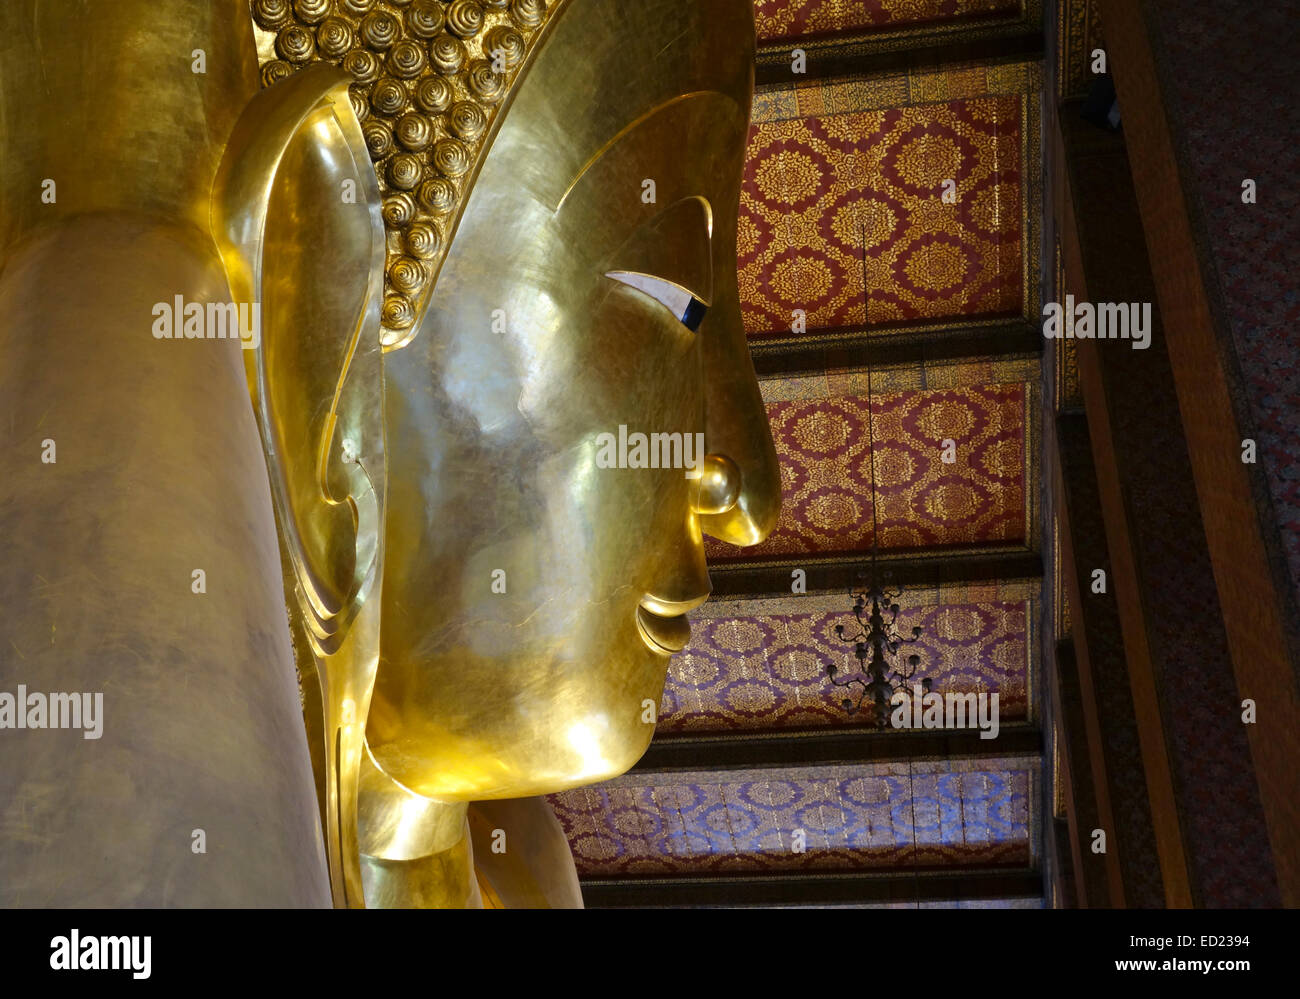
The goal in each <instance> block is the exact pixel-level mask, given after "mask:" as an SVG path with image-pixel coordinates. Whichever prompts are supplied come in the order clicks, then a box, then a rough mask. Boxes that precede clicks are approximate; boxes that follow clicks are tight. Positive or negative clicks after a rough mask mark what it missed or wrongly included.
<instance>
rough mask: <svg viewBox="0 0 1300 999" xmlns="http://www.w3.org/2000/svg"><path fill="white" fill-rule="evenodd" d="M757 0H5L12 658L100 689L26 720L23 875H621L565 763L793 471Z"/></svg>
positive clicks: (0, 848) (20, 782)
mask: <svg viewBox="0 0 1300 999" xmlns="http://www.w3.org/2000/svg"><path fill="white" fill-rule="evenodd" d="M752 16H753V15H752V11H751V7H750V0H708V2H701V0H640V2H636V3H628V2H625V0H545V2H544V0H455V2H451V3H445V2H441V0H252V3H251V5H250V4H249V3H248V2H247V0H210V2H209V0H175V2H168V3H166V4H159V3H156V2H154V0H116V2H111V3H110V2H106V0H96V2H92V3H82V2H77V0H12V2H9V3H6V4H4V5H3V7H2V8H0V46H2V47H3V51H0V77H2V78H3V84H4V85H3V87H2V88H0V131H2V132H3V141H4V144H5V150H6V155H5V157H4V159H3V160H2V161H0V199H2V200H0V246H2V247H3V263H2V264H0V267H2V268H3V269H2V270H0V339H2V340H3V358H4V360H3V362H0V403H2V404H3V407H4V414H3V415H4V417H5V424H6V427H7V434H6V436H7V440H6V444H5V447H6V451H7V454H6V459H5V468H4V474H3V476H2V477H0V538H2V539H3V540H2V541H0V544H2V545H3V555H4V558H3V563H4V570H3V572H2V573H0V650H2V651H0V662H2V663H3V671H4V678H3V681H0V689H3V690H6V691H11V692H12V691H16V690H17V689H18V687H19V685H22V686H23V688H24V689H25V690H28V691H45V692H60V691H62V692H96V693H102V695H103V699H102V703H103V708H102V715H103V717H102V719H101V721H102V733H101V737H100V738H96V739H90V738H85V737H84V735H85V733H82V732H77V731H66V730H59V729H56V728H55V726H54V725H52V724H51V725H50V726H48V727H47V728H45V729H41V728H39V727H35V726H29V727H27V728H26V729H24V730H17V729H16V728H0V740H3V741H4V750H3V757H2V759H3V762H2V763H0V904H4V905H100V906H121V905H189V906H192V905H208V906H220V905H241V906H243V905H281V906H284V905H290V906H308V905H329V904H333V905H335V906H354V907H355V906H363V905H369V906H371V907H378V906H445V907H458V906H477V905H489V906H507V907H512V906H547V905H550V906H565V905H579V904H581V902H580V896H579V894H578V889H577V882H576V876H575V875H574V873H573V863H572V859H571V857H570V855H569V852H568V847H567V843H566V841H565V839H564V835H563V832H562V831H561V830H560V828H559V824H558V822H557V821H556V819H555V817H554V815H553V814H552V813H551V812H550V810H549V807H548V806H547V804H546V801H545V799H544V797H542V796H543V795H546V794H548V793H552V792H556V791H560V790H565V789H568V788H574V787H580V786H583V785H587V784H591V783H594V782H598V781H601V780H604V779H607V778H610V777H612V776H615V775H618V774H620V773H623V772H625V771H626V770H627V769H628V768H629V767H631V766H632V765H633V764H634V763H635V762H636V760H637V759H638V758H639V757H640V755H641V754H642V753H643V752H644V751H645V748H646V746H647V745H648V743H649V741H650V738H651V736H652V734H653V731H654V708H655V704H656V703H657V701H658V698H659V697H660V695H661V693H662V688H663V684H664V679H665V673H666V669H667V665H668V661H669V657H670V656H671V655H672V654H673V653H674V652H676V651H678V650H680V649H681V648H682V647H683V646H684V645H685V643H686V640H687V638H688V636H689V628H688V625H687V623H686V618H685V614H686V612H687V611H689V610H690V609H691V608H694V607H696V606H698V605H699V604H701V603H702V602H703V601H704V600H705V599H706V598H707V596H708V593H709V580H708V574H707V570H706V566H705V560H704V553H703V542H702V535H703V533H709V534H711V535H713V536H715V537H719V538H722V539H725V540H727V541H729V542H732V543H734V544H739V545H748V544H754V543H756V542H758V541H759V540H761V539H762V538H763V537H764V536H765V535H766V534H767V533H768V532H769V531H770V530H771V528H772V526H773V525H774V523H775V520H776V516H777V512H778V508H779V503H780V481H779V476H778V473H777V468H776V458H775V451H774V448H773V444H772V439H771V434H770V431H769V429H768V426H767V420H766V416H765V413H764V409H763V405H762V401H761V398H760V395H759V391H758V385H757V381H756V379H755V375H754V369H753V365H752V363H751V361H750V359H749V354H748V349H747V345H746V341H745V336H744V331H743V328H742V323H741V317H740V304H739V297H738V291H737V284H736V270H735V261H736V224H737V211H738V203H739V188H740V178H741V168H742V160H743V155H744V145H745V136H746V131H747V127H748V121H749V107H750V100H751V94H752V87H753V62H754V29H753V21H752ZM250 400H251V406H250ZM700 434H702V435H703V438H702V439H703V441H704V452H705V454H703V456H701V455H700V453H699V449H692V448H691V446H690V445H691V442H692V441H695V440H697V439H698V438H697V437H696V435H700ZM629 435H630V436H632V437H636V435H641V436H640V438H639V439H640V440H641V441H642V442H644V441H645V440H650V441H652V442H653V443H654V444H655V445H656V447H652V448H651V449H650V450H651V452H652V454H651V455H650V458H653V459H656V460H647V459H646V455H645V454H644V451H643V453H642V454H641V455H640V456H638V455H637V454H636V450H635V449H633V455H632V458H631V460H626V461H619V462H615V463H614V465H615V467H607V466H608V465H609V464H610V462H608V461H601V460H598V459H599V458H600V456H601V454H600V453H601V449H602V445H601V442H602V441H609V440H611V439H614V438H617V439H619V440H620V442H622V441H624V440H625V439H626V438H627V437H628V436H629ZM660 459H661V460H660ZM620 466H627V467H620ZM286 604H287V607H288V612H287V614H286ZM295 674H296V676H295ZM304 717H305V719H306V724H305V726H304V724H303V719H304ZM2 723H3V719H2V718H0V724H2ZM322 826H323V828H324V835H323V837H322V834H321V828H322Z"/></svg>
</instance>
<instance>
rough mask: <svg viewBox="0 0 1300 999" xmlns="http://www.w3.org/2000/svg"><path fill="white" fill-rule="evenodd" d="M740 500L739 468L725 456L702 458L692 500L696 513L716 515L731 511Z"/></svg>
mask: <svg viewBox="0 0 1300 999" xmlns="http://www.w3.org/2000/svg"><path fill="white" fill-rule="evenodd" d="M739 499H740V468H739V467H737V465H736V463H735V462H734V461H732V460H731V459H730V458H728V457H727V456H726V455H725V454H709V455H705V456H704V461H703V462H701V466H700V479H699V486H698V490H697V492H696V493H695V496H694V499H693V500H692V506H693V507H694V508H695V512H696V513H701V514H709V515H717V514H721V513H726V512H727V511H729V510H731V509H732V508H733V507H734V506H735V505H736V501H737V500H739Z"/></svg>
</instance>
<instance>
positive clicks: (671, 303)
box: [605, 271, 709, 333]
mask: <svg viewBox="0 0 1300 999" xmlns="http://www.w3.org/2000/svg"><path fill="white" fill-rule="evenodd" d="M605 276H606V277H608V278H613V279H614V280H615V281H621V282H622V283H623V284H625V285H628V286H629V287H632V288H635V289H636V290H637V291H639V292H641V293H643V294H645V295H649V296H650V297H651V298H653V299H654V300H655V301H656V302H659V303H660V304H662V305H663V306H664V307H665V308H666V309H667V310H668V311H669V312H671V313H672V314H673V316H674V317H675V318H676V319H677V321H678V322H679V323H681V324H682V325H683V326H685V327H686V328H687V329H688V330H690V331H691V332H692V333H694V332H696V331H698V330H699V328H700V323H701V322H702V321H703V319H704V313H705V312H707V311H708V308H709V307H708V306H707V305H705V304H704V303H703V302H701V301H700V300H699V299H698V298H696V297H695V296H694V295H692V294H691V293H690V292H689V291H687V290H686V289H685V288H683V287H682V286H681V285H676V284H673V283H672V282H671V281H665V280H664V279H663V278H657V277H654V276H653V275H650V274H638V273H637V272H635V271H610V272H609V273H608V274H606V275H605Z"/></svg>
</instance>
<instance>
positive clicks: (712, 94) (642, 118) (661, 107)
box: [555, 90, 736, 214]
mask: <svg viewBox="0 0 1300 999" xmlns="http://www.w3.org/2000/svg"><path fill="white" fill-rule="evenodd" d="M719 98H720V99H722V100H723V101H725V102H726V103H728V104H731V105H735V103H736V101H735V99H734V98H732V97H731V96H729V95H727V94H724V93H722V91H720V90H694V91H691V92H690V93H687V94H681V95H679V96H677V97H674V98H672V99H671V100H667V101H664V102H663V103H662V104H656V105H655V106H654V107H652V108H651V109H650V110H648V111H646V112H645V113H643V114H641V115H639V116H638V117H636V118H634V119H633V120H632V121H630V122H628V124H626V125H624V126H623V128H621V129H620V130H619V131H618V133H617V134H616V135H614V136H613V137H611V138H610V139H609V140H608V141H606V142H605V144H604V145H603V146H601V147H600V149H598V150H596V152H595V154H594V155H593V156H592V157H591V158H590V159H589V160H587V162H586V163H584V164H583V165H582V168H581V169H580V170H579V171H578V172H577V173H576V174H575V175H574V177H573V180H571V181H570V182H569V186H568V187H566V188H565V189H564V194H562V195H561V196H560V200H559V201H558V202H557V203H556V205H555V212H556V214H558V213H559V212H560V210H561V209H562V208H563V207H564V203H565V202H566V201H568V199H569V195H570V194H572V193H573V191H574V188H576V187H577V186H578V185H579V184H580V183H582V179H583V178H584V177H585V176H587V174H588V173H590V172H591V169H592V167H594V166H595V165H596V164H597V163H599V162H600V161H601V160H602V159H604V158H605V156H606V155H607V154H608V153H609V152H610V151H611V150H613V149H614V148H616V147H617V146H618V145H619V143H621V142H622V141H623V140H624V139H625V138H626V137H627V136H628V135H629V134H631V133H632V132H634V131H636V129H638V128H640V127H641V125H643V124H644V123H645V122H646V121H648V120H650V119H651V118H653V117H655V116H656V115H658V114H660V113H661V112H663V111H666V110H667V109H668V108H670V107H673V106H674V105H676V104H682V103H684V102H686V101H698V100H709V99H714V100H716V99H719Z"/></svg>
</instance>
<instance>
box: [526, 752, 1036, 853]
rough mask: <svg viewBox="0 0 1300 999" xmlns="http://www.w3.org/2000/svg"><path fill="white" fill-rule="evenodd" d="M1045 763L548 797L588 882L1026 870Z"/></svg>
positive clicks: (787, 773)
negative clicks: (857, 872)
mask: <svg viewBox="0 0 1300 999" xmlns="http://www.w3.org/2000/svg"><path fill="white" fill-rule="evenodd" d="M1037 765H1038V764H1037V763H1036V762H1030V761H1026V760H988V759H985V760H944V761H937V762H919V761H918V762H915V763H911V764H907V763H883V764H859V765H856V766H843V767H807V768H796V769H793V770H773V771H737V772H733V773H728V774H726V775H725V776H724V775H720V774H710V773H684V774H674V775H638V774H631V775H629V776H627V777H620V778H618V779H617V780H614V781H609V782H607V783H605V784H598V785H595V786H594V787H588V788H579V789H578V790H575V791H565V792H563V793H561V794H555V795H551V797H550V801H551V804H552V806H553V807H554V808H555V814H556V816H557V817H558V818H559V820H560V824H561V825H562V826H563V827H564V830H565V833H566V835H567V836H568V838H569V845H570V846H571V847H572V848H573V856H574V860H575V861H576V862H577V866H578V874H579V875H580V876H582V877H627V876H637V875H655V874H660V875H663V874H668V875H671V874H704V873H716V874H729V873H771V872H777V871H816V870H822V871H836V870H840V871H843V870H864V869H865V870H899V869H917V870H922V869H935V868H952V867H969V866H979V867H989V866H1000V865H1014V866H1027V865H1029V864H1031V863H1033V860H1034V852H1035V851H1034V849H1033V846H1032V842H1031V839H1030V832H1029V830H1030V828H1031V825H1032V823H1031V821H1030V815H1031V813H1034V814H1036V813H1037V791H1036V785H1037V780H1038V775H1037V770H1036V768H1037Z"/></svg>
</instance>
